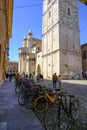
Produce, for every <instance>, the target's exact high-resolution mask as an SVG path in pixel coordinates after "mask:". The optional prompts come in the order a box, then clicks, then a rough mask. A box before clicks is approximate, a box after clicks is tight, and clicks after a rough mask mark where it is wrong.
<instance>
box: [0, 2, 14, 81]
mask: <svg viewBox="0 0 87 130" xmlns="http://www.w3.org/2000/svg"><path fill="white" fill-rule="evenodd" d="M12 16H13V0H0V82H3V80H4V79H5V72H6V71H8V56H9V39H10V38H11V37H12Z"/></svg>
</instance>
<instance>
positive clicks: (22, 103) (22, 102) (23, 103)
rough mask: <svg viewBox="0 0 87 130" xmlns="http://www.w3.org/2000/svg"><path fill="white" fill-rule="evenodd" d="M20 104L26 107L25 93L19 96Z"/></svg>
mask: <svg viewBox="0 0 87 130" xmlns="http://www.w3.org/2000/svg"><path fill="white" fill-rule="evenodd" d="M18 103H19V104H20V105H25V93H20V94H19V95H18Z"/></svg>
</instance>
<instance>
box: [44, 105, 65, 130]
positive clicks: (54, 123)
mask: <svg viewBox="0 0 87 130" xmlns="http://www.w3.org/2000/svg"><path fill="white" fill-rule="evenodd" d="M59 114H60V116H58V115H59ZM45 127H46V129H47V130H67V117H66V114H65V113H64V111H63V110H62V109H60V113H59V108H57V107H53V108H50V109H49V110H48V111H47V113H46V115H45Z"/></svg>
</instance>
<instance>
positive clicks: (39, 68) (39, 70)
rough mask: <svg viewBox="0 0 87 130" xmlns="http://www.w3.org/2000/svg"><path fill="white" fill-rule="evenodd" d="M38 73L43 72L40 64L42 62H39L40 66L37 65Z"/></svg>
mask: <svg viewBox="0 0 87 130" xmlns="http://www.w3.org/2000/svg"><path fill="white" fill-rule="evenodd" d="M37 74H41V66H40V64H38V66H37Z"/></svg>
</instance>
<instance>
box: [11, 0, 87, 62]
mask: <svg viewBox="0 0 87 130" xmlns="http://www.w3.org/2000/svg"><path fill="white" fill-rule="evenodd" d="M78 8H79V27H80V43H81V44H83V43H86V42H87V5H84V4H82V3H81V2H78ZM29 30H32V32H33V37H35V38H38V39H41V38H42V0H14V6H13V23H12V38H11V40H10V51H9V58H10V61H18V48H20V47H22V44H23V39H24V36H27V35H28V31H29Z"/></svg>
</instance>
